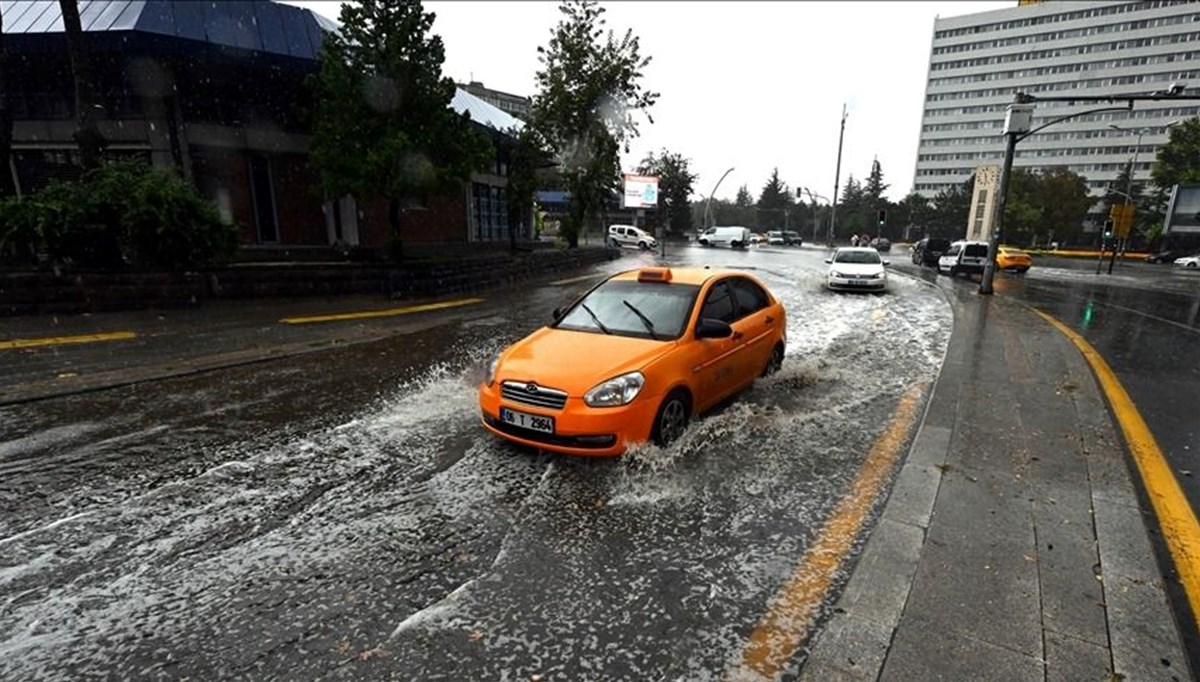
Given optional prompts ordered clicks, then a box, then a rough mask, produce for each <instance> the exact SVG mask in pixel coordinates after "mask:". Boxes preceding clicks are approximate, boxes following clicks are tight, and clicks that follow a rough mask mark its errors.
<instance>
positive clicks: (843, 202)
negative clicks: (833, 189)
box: [834, 175, 866, 237]
mask: <svg viewBox="0 0 1200 682" xmlns="http://www.w3.org/2000/svg"><path fill="white" fill-rule="evenodd" d="M865 200H866V198H865V195H864V193H863V186H862V183H860V182H859V181H857V180H855V179H854V176H853V175H851V176H849V177H848V178H847V179H846V186H845V187H844V188H842V197H841V199H840V200H839V201H838V207H837V224H836V225H835V226H834V227H835V232H836V236H838V237H848V236H850V235H852V234H862V233H863V232H864V231H865V229H864V228H865V227H866V226H865V224H864V223H863V206H864V203H865Z"/></svg>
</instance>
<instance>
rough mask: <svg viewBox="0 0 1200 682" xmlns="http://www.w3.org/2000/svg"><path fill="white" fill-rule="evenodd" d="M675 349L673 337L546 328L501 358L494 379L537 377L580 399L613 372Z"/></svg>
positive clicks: (543, 383) (639, 366) (633, 367)
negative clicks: (648, 336)
mask: <svg viewBox="0 0 1200 682" xmlns="http://www.w3.org/2000/svg"><path fill="white" fill-rule="evenodd" d="M674 347H675V341H673V340H672V341H655V340H653V339H641V338H635V337H631V336H618V335H616V334H603V333H600V332H595V333H592V332H582V331H574V330H569V329H552V328H550V327H543V328H541V329H539V330H537V331H536V332H534V333H532V334H530V335H529V336H527V337H525V338H524V339H522V340H520V341H518V342H516V343H515V344H513V345H512V346H510V347H509V348H508V350H506V351H504V354H503V355H502V356H501V357H500V366H499V367H498V368H497V370H496V381H498V382H499V381H534V382H537V384H538V385H540V386H546V387H547V388H557V389H560V390H563V391H566V392H567V394H568V395H570V396H571V397H572V398H576V397H582V396H583V394H584V393H586V392H587V391H588V390H590V389H591V388H592V387H593V386H595V385H596V384H598V383H600V382H601V381H604V380H605V379H611V378H612V377H614V376H617V375H620V374H624V373H626V372H632V371H634V370H638V369H642V368H643V367H645V366H646V365H648V364H650V363H651V362H653V361H654V360H656V359H658V358H659V357H661V356H662V355H664V354H666V353H667V352H669V351H670V350H671V349H672V348H674Z"/></svg>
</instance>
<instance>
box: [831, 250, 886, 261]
mask: <svg viewBox="0 0 1200 682" xmlns="http://www.w3.org/2000/svg"><path fill="white" fill-rule="evenodd" d="M833 262H835V263H878V262H879V252H878V251H875V250H871V251H838V253H837V256H835V257H834V259H833Z"/></svg>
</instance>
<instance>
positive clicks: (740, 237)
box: [700, 227, 750, 249]
mask: <svg viewBox="0 0 1200 682" xmlns="http://www.w3.org/2000/svg"><path fill="white" fill-rule="evenodd" d="M749 245H750V229H749V228H745V227H710V228H708V229H707V230H705V231H704V232H702V233H701V234H700V246H728V247H729V248H732V249H744V248H746V247H747V246H749Z"/></svg>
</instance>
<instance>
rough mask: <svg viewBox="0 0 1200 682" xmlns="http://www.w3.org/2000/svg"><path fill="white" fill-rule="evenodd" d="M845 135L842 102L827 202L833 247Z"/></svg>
mask: <svg viewBox="0 0 1200 682" xmlns="http://www.w3.org/2000/svg"><path fill="white" fill-rule="evenodd" d="M845 137H846V105H845V103H843V104H842V129H841V131H840V132H839V133H838V155H837V168H836V169H835V170H834V171H833V200H832V201H830V202H829V239H828V240H827V241H828V242H829V243H828V244H827V246H829V247H830V248H832V247H833V226H834V225H835V224H836V223H837V198H838V183H839V182H841V179H842V140H843V139H844V138H845Z"/></svg>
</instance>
